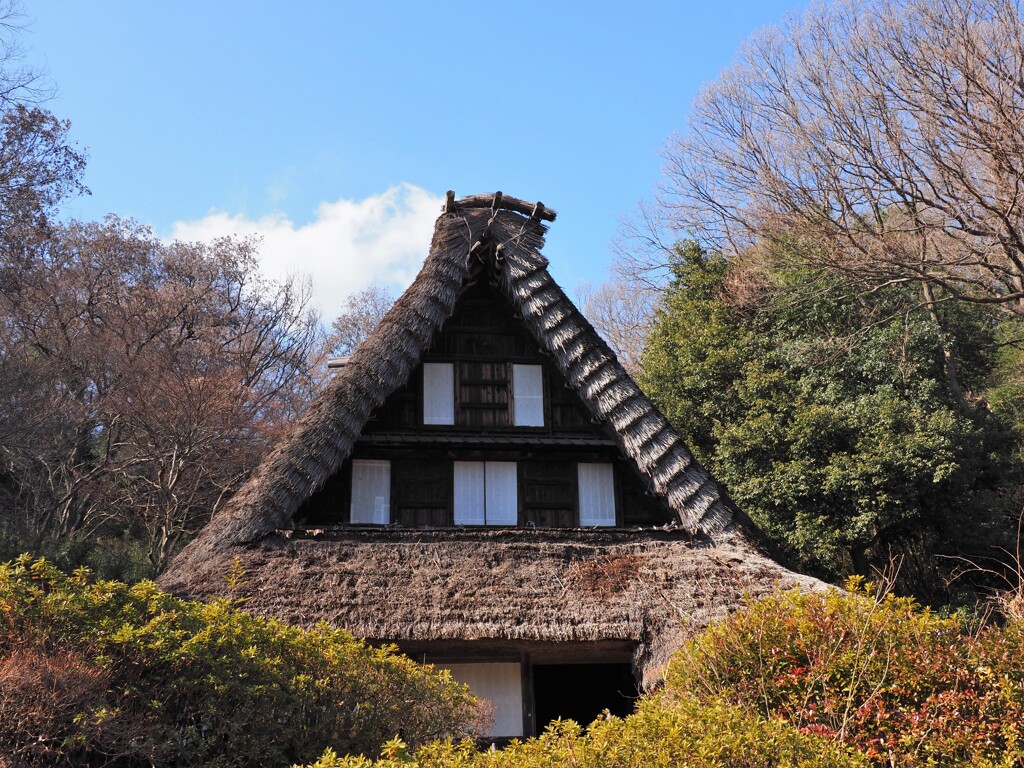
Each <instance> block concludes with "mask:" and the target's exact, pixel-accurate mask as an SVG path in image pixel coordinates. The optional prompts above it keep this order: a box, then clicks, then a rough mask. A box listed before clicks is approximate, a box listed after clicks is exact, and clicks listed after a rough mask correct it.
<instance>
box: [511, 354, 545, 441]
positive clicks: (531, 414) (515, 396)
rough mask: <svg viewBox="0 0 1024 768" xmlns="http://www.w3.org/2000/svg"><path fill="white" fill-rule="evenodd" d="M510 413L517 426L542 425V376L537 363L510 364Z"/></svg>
mask: <svg viewBox="0 0 1024 768" xmlns="http://www.w3.org/2000/svg"><path fill="white" fill-rule="evenodd" d="M512 413H513V422H512V423H513V424H515V425H516V426H517V427H543V426H544V377H543V373H542V371H541V367H540V366H539V365H513V366H512Z"/></svg>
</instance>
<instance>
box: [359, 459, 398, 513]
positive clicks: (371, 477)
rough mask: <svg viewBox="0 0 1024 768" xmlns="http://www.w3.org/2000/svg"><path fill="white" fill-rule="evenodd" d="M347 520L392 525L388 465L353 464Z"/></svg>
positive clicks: (376, 462) (381, 462)
mask: <svg viewBox="0 0 1024 768" xmlns="http://www.w3.org/2000/svg"><path fill="white" fill-rule="evenodd" d="M349 521H350V522H352V523H353V524H356V525H359V524H362V525H387V524H388V523H390V522H391V462H390V461H369V460H366V459H355V460H353V461H352V511H351V515H350V516H349Z"/></svg>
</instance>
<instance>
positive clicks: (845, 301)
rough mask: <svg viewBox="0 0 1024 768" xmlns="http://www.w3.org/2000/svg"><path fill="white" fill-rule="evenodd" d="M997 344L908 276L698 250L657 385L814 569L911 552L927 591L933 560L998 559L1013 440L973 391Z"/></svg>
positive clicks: (652, 360)
mask: <svg viewBox="0 0 1024 768" xmlns="http://www.w3.org/2000/svg"><path fill="white" fill-rule="evenodd" d="M933 312H938V313H940V317H939V323H936V322H935V318H934V317H933ZM996 335H997V329H996V328H995V327H994V326H993V324H992V322H991V321H990V319H989V317H988V316H987V315H986V314H985V313H984V312H982V311H979V310H977V309H975V308H973V307H970V306H966V305H964V304H961V303H940V304H938V305H937V306H934V307H923V306H922V304H921V302H920V299H919V295H918V293H917V292H915V291H914V290H913V288H912V287H910V286H908V285H906V284H894V285H891V286H887V287H885V288H882V289H879V290H876V291H872V292H867V293H864V292H862V291H858V290H857V289H856V288H855V287H854V286H853V285H852V284H851V283H849V282H848V281H845V280H844V279H843V278H842V277H841V276H837V275H836V273H834V272H826V271H822V270H815V269H813V268H810V267H806V266H800V265H794V263H789V262H787V260H786V259H785V257H784V254H783V255H779V254H778V253H774V254H766V253H765V252H754V251H751V252H749V253H748V254H746V255H745V256H744V257H743V258H738V259H733V260H730V261H726V260H725V259H724V258H722V257H720V256H717V255H715V254H708V253H706V252H704V251H702V250H701V249H700V248H699V247H697V246H696V245H693V244H689V245H685V246H682V247H680V248H679V249H677V258H676V260H675V263H674V264H673V278H672V282H671V284H670V286H669V288H668V291H667V293H666V296H665V298H664V301H663V308H662V310H661V311H660V313H659V315H658V318H657V320H656V322H655V326H654V329H653V330H652V333H651V335H650V337H649V339H648V346H647V349H646V352H645V355H644V358H643V373H642V381H643V384H644V386H645V388H646V390H647V391H648V392H649V393H650V395H651V396H652V397H653V398H654V399H655V400H656V401H657V403H658V404H659V406H660V407H661V408H663V409H664V411H665V413H666V415H667V416H668V418H669V419H670V420H671V421H672V422H673V423H674V424H675V425H676V426H677V427H678V428H679V429H680V430H681V431H682V433H683V434H684V436H685V437H686V439H687V440H688V441H689V442H690V443H691V444H692V446H693V447H694V450H695V451H696V453H697V454H698V456H699V458H700V459H701V460H702V461H704V462H705V463H706V464H707V465H709V467H710V468H711V470H712V471H713V473H714V474H715V475H716V476H717V477H718V478H719V479H720V480H721V481H722V482H723V483H724V484H725V485H726V487H727V489H728V490H729V492H730V494H731V495H732V496H733V498H734V499H735V500H736V501H737V502H738V503H739V505H740V506H741V507H742V508H743V509H744V510H746V511H747V512H748V513H749V514H751V515H752V517H753V518H754V519H755V520H756V521H757V522H758V524H759V525H761V526H762V528H763V529H764V530H765V532H766V533H767V534H768V535H769V536H770V537H771V538H772V539H773V540H774V541H776V542H777V543H778V544H779V545H781V546H782V547H783V549H784V550H785V551H786V552H787V553H788V554H789V555H790V556H792V557H793V558H794V559H795V560H796V561H798V563H799V564H800V565H801V566H802V567H804V568H806V569H810V570H812V571H814V572H817V573H819V574H821V575H823V576H826V577H829V578H833V579H836V578H840V577H841V576H843V575H844V574H848V573H850V572H858V573H867V572H868V571H869V570H870V568H871V567H872V566H874V567H884V566H885V565H886V564H887V563H888V562H889V560H890V559H891V558H892V557H893V556H902V559H903V561H904V564H903V569H904V578H905V579H906V580H907V584H908V586H911V587H912V588H915V589H917V590H925V591H927V590H930V589H935V588H937V585H938V581H937V576H938V573H937V569H936V564H935V561H934V558H933V557H932V555H934V554H936V553H942V552H946V553H970V554H976V553H985V554H988V551H987V547H989V546H990V545H991V544H992V543H993V542H995V541H998V540H999V536H1001V535H1002V533H1003V532H1004V531H1005V528H1006V516H1007V515H1006V495H1005V490H1006V488H1007V487H1010V483H1009V478H1010V474H1011V473H1010V470H1011V469H1012V468H1013V466H1014V465H1013V462H1012V450H1013V446H1014V441H1013V437H1014V433H1013V430H1012V428H1011V426H1010V420H1008V419H1006V418H1004V417H1002V416H1000V415H999V414H996V413H993V412H991V411H990V410H989V408H988V407H987V405H986V403H985V402H984V400H983V399H981V398H980V397H979V396H978V395H977V394H976V393H981V392H984V390H985V388H986V387H987V386H988V383H989V380H990V376H991V374H992V371H993V366H994V365H995V363H996V359H995V358H996V354H995V350H996V349H997V348H998V347H997V346H996V343H995V342H996ZM948 349H952V350H953V351H954V352H955V355H956V359H955V363H956V365H957V368H958V370H959V377H958V378H959V381H958V384H959V386H960V387H962V388H963V391H962V392H960V393H959V396H958V394H957V393H955V392H952V391H951V390H950V386H949V380H948V377H947V376H946V371H945V368H946V360H945V353H946V351H947V350H948ZM964 392H966V393H967V394H966V396H965V395H964Z"/></svg>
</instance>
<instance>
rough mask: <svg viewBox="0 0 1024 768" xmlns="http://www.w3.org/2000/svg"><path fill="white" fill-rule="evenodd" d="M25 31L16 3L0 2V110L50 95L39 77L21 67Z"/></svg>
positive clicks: (30, 69)
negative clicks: (23, 33) (22, 37)
mask: <svg viewBox="0 0 1024 768" xmlns="http://www.w3.org/2000/svg"><path fill="white" fill-rule="evenodd" d="M24 28H25V14H24V12H23V11H22V10H21V3H20V2H19V0H0V109H4V110H5V109H8V108H10V107H12V106H15V105H17V104H35V103H38V102H40V101H44V100H45V99H47V98H48V97H49V96H50V95H51V88H50V87H49V86H48V85H47V83H46V79H45V78H44V77H43V75H42V73H41V72H39V70H37V69H35V68H33V67H31V66H29V65H27V64H25V63H24V59H25V51H24V49H23V47H22V45H21V33H22V32H23V31H24Z"/></svg>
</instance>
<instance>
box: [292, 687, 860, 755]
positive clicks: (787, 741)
mask: <svg viewBox="0 0 1024 768" xmlns="http://www.w3.org/2000/svg"><path fill="white" fill-rule="evenodd" d="M680 765H692V766H700V768H861V767H865V766H867V763H866V761H864V760H863V759H862V758H860V757H859V756H857V755H855V754H854V753H853V752H852V751H850V750H848V749H846V748H844V747H843V746H841V745H838V744H835V743H833V742H830V741H827V740H823V739H821V738H819V737H816V736H814V735H807V734H802V733H800V732H799V731H798V730H797V729H796V728H793V727H792V726H789V725H787V724H785V723H783V722H782V721H781V720H778V719H773V720H764V719H761V718H758V717H756V716H753V715H751V714H749V713H746V712H743V711H741V710H739V709H737V708H736V707H732V706H729V705H727V704H725V703H722V702H716V703H713V704H711V705H706V704H703V703H701V702H698V701H696V700H694V699H689V700H676V701H674V702H672V703H670V704H668V703H666V702H661V701H657V700H654V699H644V700H642V701H641V702H640V705H639V707H638V709H637V712H636V713H635V714H633V715H630V716H629V717H626V718H617V717H611V716H606V717H602V718H598V719H597V720H595V721H594V722H593V723H592V724H591V726H590V728H589V729H588V730H586V731H584V730H583V729H582V728H580V726H579V725H577V724H576V723H574V722H573V721H571V720H565V721H556V722H555V723H552V724H551V726H550V727H549V728H548V729H547V731H546V732H545V733H544V734H543V735H541V736H540V737H538V738H536V739H529V740H527V741H523V742H518V741H517V742H513V743H512V744H510V745H509V746H508V747H506V748H505V749H503V750H499V751H488V752H478V751H477V750H476V749H475V748H474V746H473V744H472V743H469V742H463V743H461V744H453V743H451V742H443V743H436V744H431V745H428V746H426V747H423V748H421V749H419V750H418V751H416V752H415V753H414V754H412V755H410V754H409V753H408V752H407V750H406V749H405V745H404V744H402V743H401V742H397V741H392V742H390V743H388V744H386V745H385V748H384V753H383V755H382V756H381V759H380V760H377V761H371V760H367V759H366V758H363V757H338V756H337V754H335V753H334V752H327V753H325V754H324V755H323V756H322V757H321V758H320V760H319V761H317V762H316V763H315V764H313V765H312V766H310V768H555V766H579V767H580V768H582V767H583V766H586V767H588V768H589V767H590V766H600V767H601V768H626V766H631V767H633V768H641V767H643V768H670V767H674V766H680Z"/></svg>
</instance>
